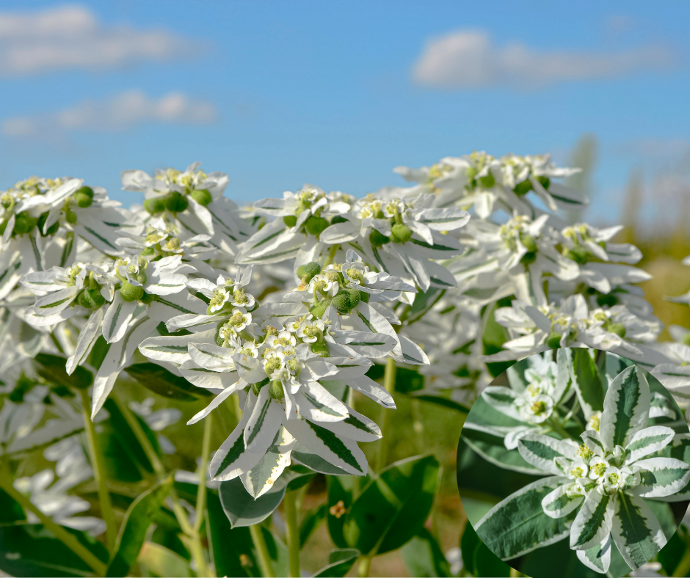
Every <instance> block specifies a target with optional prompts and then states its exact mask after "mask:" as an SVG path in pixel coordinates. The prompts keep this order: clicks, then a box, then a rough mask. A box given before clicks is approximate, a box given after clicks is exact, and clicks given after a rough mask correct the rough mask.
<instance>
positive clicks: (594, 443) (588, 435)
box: [580, 430, 606, 458]
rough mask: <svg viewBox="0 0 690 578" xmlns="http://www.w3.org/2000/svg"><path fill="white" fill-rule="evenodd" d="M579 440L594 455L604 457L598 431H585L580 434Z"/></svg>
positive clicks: (604, 453) (604, 451) (604, 452)
mask: <svg viewBox="0 0 690 578" xmlns="http://www.w3.org/2000/svg"><path fill="white" fill-rule="evenodd" d="M580 439H581V440H582V441H583V442H585V445H586V446H587V447H588V448H589V449H590V450H592V451H593V452H594V455H597V456H599V457H600V458H603V457H604V455H606V450H605V449H604V444H603V443H602V441H601V437H600V436H599V432H598V431H594V430H587V431H585V432H582V433H581V434H580Z"/></svg>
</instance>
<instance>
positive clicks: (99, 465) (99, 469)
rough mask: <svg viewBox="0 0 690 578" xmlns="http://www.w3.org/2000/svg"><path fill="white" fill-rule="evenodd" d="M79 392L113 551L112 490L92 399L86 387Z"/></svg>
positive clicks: (94, 472)
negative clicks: (108, 485) (106, 471)
mask: <svg viewBox="0 0 690 578" xmlns="http://www.w3.org/2000/svg"><path fill="white" fill-rule="evenodd" d="M79 394H80V395H81V407H82V416H83V417H84V427H85V429H86V441H87V444H88V446H89V456H90V457H91V466H92V467H93V477H94V478H95V479H96V485H97V486H98V501H99V502H100V504H101V513H102V514H103V519H104V520H105V531H106V542H107V544H108V551H110V552H112V551H113V549H114V548H115V540H117V524H115V515H114V514H113V502H112V500H111V499H110V492H109V491H108V487H107V485H106V476H105V462H104V461H103V452H101V448H100V445H99V443H98V437H97V435H96V426H95V425H94V423H93V422H92V421H91V400H90V399H89V394H88V393H87V391H86V390H85V389H80V390H79Z"/></svg>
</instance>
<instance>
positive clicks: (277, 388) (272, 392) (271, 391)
mask: <svg viewBox="0 0 690 578" xmlns="http://www.w3.org/2000/svg"><path fill="white" fill-rule="evenodd" d="M268 396H269V397H270V398H271V399H277V400H279V401H282V400H283V399H285V392H284V391H283V384H282V383H281V381H280V380H278V379H274V380H273V381H272V382H271V384H270V385H269V386H268Z"/></svg>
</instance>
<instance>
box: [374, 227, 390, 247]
mask: <svg viewBox="0 0 690 578" xmlns="http://www.w3.org/2000/svg"><path fill="white" fill-rule="evenodd" d="M369 242H370V243H371V245H372V247H382V246H383V245H385V244H386V243H390V242H391V240H390V237H386V235H384V234H383V233H379V232H378V231H377V230H376V229H372V230H371V233H369Z"/></svg>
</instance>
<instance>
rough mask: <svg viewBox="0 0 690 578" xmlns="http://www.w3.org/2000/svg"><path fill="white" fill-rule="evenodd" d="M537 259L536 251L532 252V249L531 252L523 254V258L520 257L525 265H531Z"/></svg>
mask: <svg viewBox="0 0 690 578" xmlns="http://www.w3.org/2000/svg"><path fill="white" fill-rule="evenodd" d="M536 260H537V254H536V253H534V252H532V251H530V252H528V253H525V254H524V255H523V256H522V259H520V263H522V264H523V265H531V264H532V263H534V262H535V261H536Z"/></svg>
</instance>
